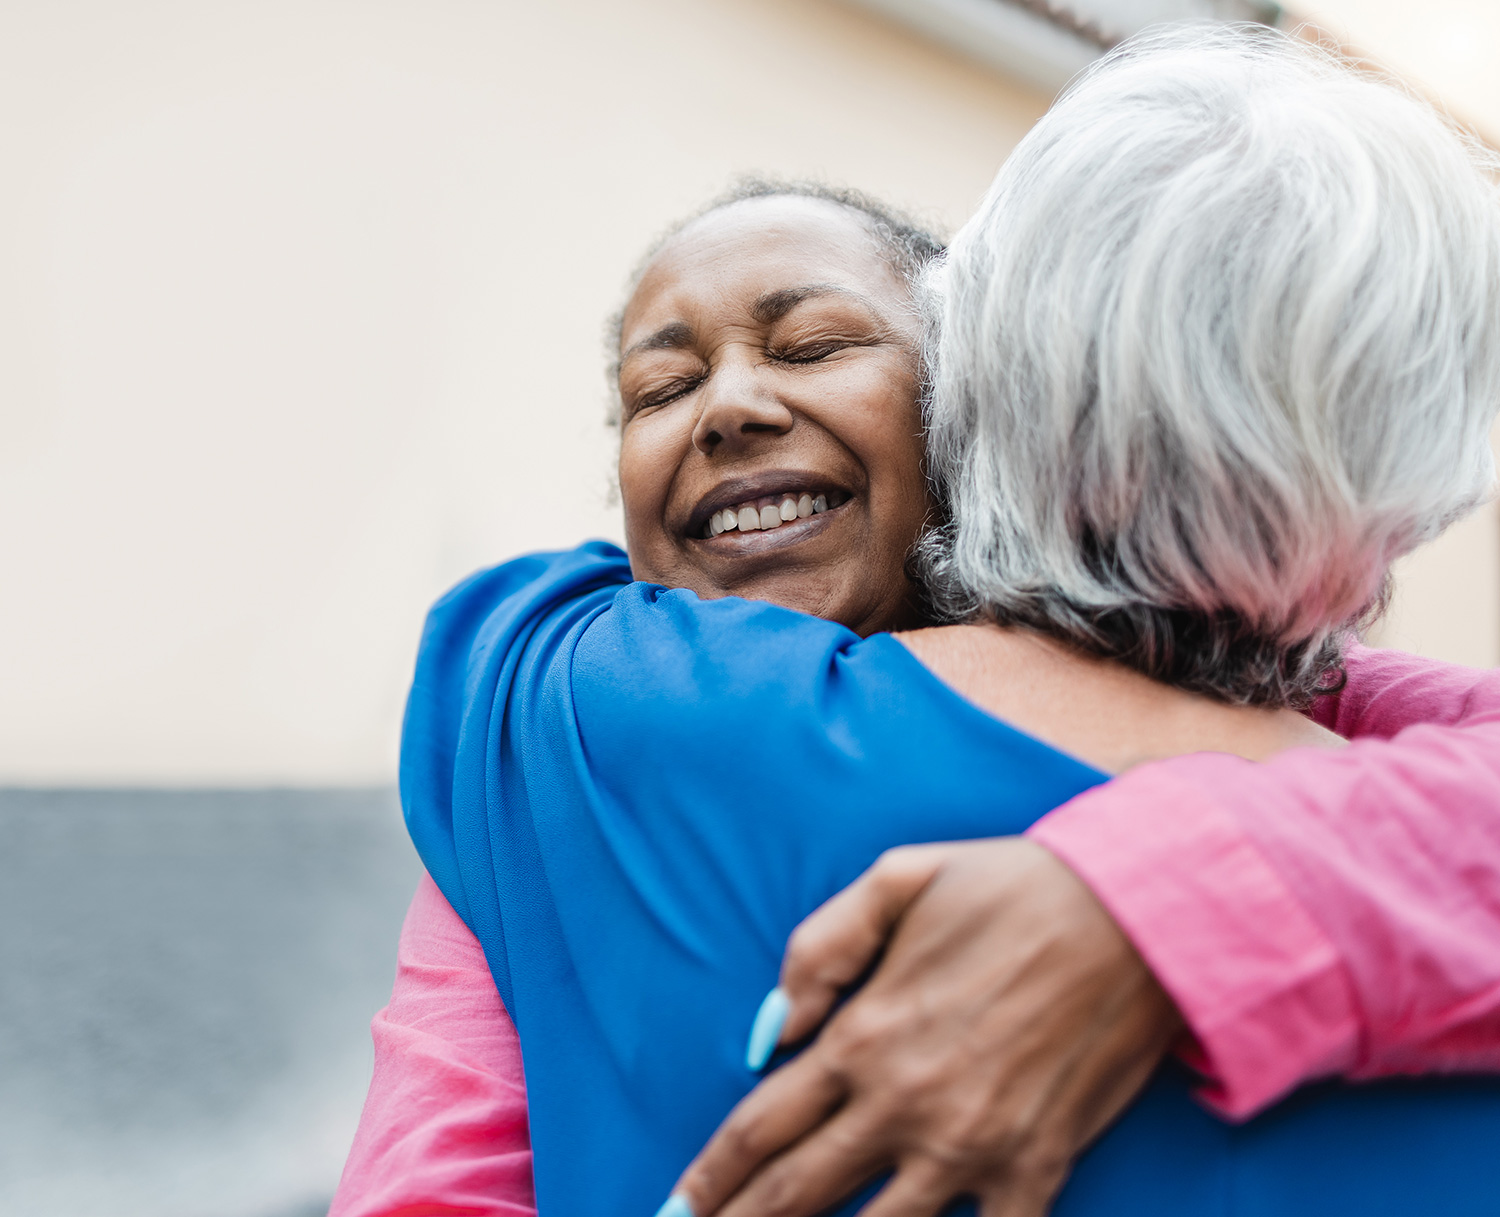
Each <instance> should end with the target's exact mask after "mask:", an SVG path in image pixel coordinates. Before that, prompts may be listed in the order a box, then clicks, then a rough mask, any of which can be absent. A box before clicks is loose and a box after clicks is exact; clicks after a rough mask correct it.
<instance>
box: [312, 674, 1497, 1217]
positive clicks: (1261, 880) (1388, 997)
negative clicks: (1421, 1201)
mask: <svg viewBox="0 0 1500 1217" xmlns="http://www.w3.org/2000/svg"><path fill="white" fill-rule="evenodd" d="M1316 717H1317V718H1318V719H1319V721H1321V722H1322V723H1323V724H1324V725H1325V726H1328V727H1331V728H1332V729H1333V730H1335V731H1337V732H1338V733H1339V734H1341V735H1345V736H1348V737H1350V738H1351V739H1356V740H1357V742H1356V743H1354V744H1352V745H1351V746H1350V747H1348V748H1346V749H1342V750H1340V751H1338V752H1324V751H1318V750H1301V751H1296V752H1291V753H1286V754H1284V755H1283V756H1281V757H1278V758H1276V759H1275V760H1273V761H1271V762H1268V763H1266V764H1263V765H1256V764H1252V763H1250V762H1248V761H1243V760H1240V759H1239V758H1237V757H1231V756H1225V755H1222V754H1217V753H1214V754H1199V755H1195V756H1187V757H1178V758H1175V759H1174V760H1171V761H1163V762H1159V763H1156V764H1152V765H1143V766H1141V767H1140V768H1138V769H1134V770H1131V771H1130V772H1129V773H1127V774H1125V775H1123V776H1121V777H1119V778H1116V779H1115V780H1114V781H1112V782H1110V783H1108V784H1107V785H1105V786H1101V787H1099V788H1097V789H1095V790H1092V791H1089V792H1088V793H1086V794H1084V795H1081V796H1080V797H1079V798H1077V799H1074V800H1073V801H1072V802H1071V803H1068V804H1067V805H1065V806H1064V807H1061V808H1059V809H1058V810H1056V811H1054V812H1052V813H1051V814H1050V815H1048V816H1046V817H1044V818H1043V819H1042V820H1040V821H1038V823H1037V824H1036V825H1035V826H1034V827H1033V828H1032V830H1031V833H1030V835H1031V836H1032V837H1033V839H1035V840H1037V841H1040V842H1041V843H1043V844H1044V845H1046V846H1047V847H1048V848H1049V849H1051V850H1052V851H1053V852H1054V853H1056V854H1057V855H1058V856H1059V857H1061V858H1063V859H1064V860H1065V861H1066V862H1067V863H1068V864H1069V865H1070V866H1071V867H1073V869H1074V870H1076V871H1077V872H1078V873H1079V874H1080V875H1081V876H1082V877H1083V878H1084V880H1085V881H1086V882H1087V883H1088V884H1089V885H1090V887H1091V888H1092V889H1093V890H1094V891H1095V893H1096V894H1098V896H1099V898H1100V899H1101V900H1102V901H1103V902H1104V904H1105V905H1106V906H1107V907H1108V908H1109V909H1110V911H1111V913H1112V914H1113V915H1114V916H1115V918H1116V920H1118V921H1119V923H1120V925H1121V926H1122V927H1123V928H1124V929H1125V931H1126V933H1127V934H1129V935H1130V937H1131V939H1132V941H1133V942H1134V943H1135V944H1136V946H1137V948H1138V949H1139V950H1140V951H1141V954H1142V955H1143V956H1144V957H1145V959H1146V961H1147V962H1148V963H1149V964H1150V966H1151V968H1152V971H1153V972H1155V973H1156V975H1157V977H1158V978H1159V979H1160V980H1161V982H1162V984H1163V985H1164V986H1165V987H1166V988H1167V990H1168V992H1170V993H1171V994H1172V997H1173V998H1174V1000H1175V1001H1176V1002H1177V1004H1178V1007H1179V1008H1180V1009H1181V1011H1182V1013H1183V1017H1184V1018H1185V1019H1186V1020H1187V1022H1188V1025H1189V1027H1190V1028H1191V1029H1192V1031H1193V1033H1194V1036H1195V1038H1196V1042H1195V1044H1194V1046H1193V1048H1192V1050H1191V1052H1190V1056H1191V1058H1192V1059H1193V1062H1194V1064H1196V1065H1197V1066H1198V1067H1199V1068H1201V1069H1202V1070H1203V1071H1204V1073H1205V1074H1206V1076H1207V1077H1208V1086H1207V1088H1206V1090H1205V1094H1204V1097H1205V1099H1206V1100H1207V1101H1208V1102H1209V1103H1210V1104H1212V1105H1213V1106H1215V1107H1217V1108H1218V1109H1219V1110H1220V1111H1222V1112H1223V1113H1224V1114H1226V1115H1229V1116H1231V1117H1243V1116H1246V1115H1249V1114H1251V1113H1252V1112H1254V1111H1256V1110H1259V1109H1260V1108H1261V1107H1263V1106H1265V1105H1266V1104H1267V1103H1269V1102H1271V1101H1273V1100H1274V1099H1275V1098H1277V1097H1278V1096H1280V1095H1281V1094H1283V1093H1285V1092H1286V1091H1287V1090H1289V1089H1291V1088H1292V1087H1294V1086H1296V1085H1297V1084H1299V1083H1300V1082H1302V1081H1305V1080H1308V1079H1310V1078H1313V1077H1317V1076H1320V1075H1324V1074H1332V1073H1339V1074H1344V1075H1347V1076H1350V1077H1358V1078H1370V1077H1378V1076H1381V1075H1386V1074H1392V1073H1404V1072H1441V1071H1448V1070H1476V1071H1477V1070H1483V1071H1490V1072H1493V1071H1496V1070H1500V673H1494V672H1488V671H1479V670H1476V669H1471V668H1459V667H1453V666H1450V665H1443V664H1436V663H1432V662H1430V661H1427V660H1422V659H1418V658H1415V657H1413V656H1410V655H1403V654H1400V653H1398V652H1394V651H1374V650H1369V649H1366V648H1356V649H1355V650H1354V652H1353V653H1352V654H1351V655H1350V657H1349V684H1348V687H1347V688H1346V689H1345V690H1344V692H1343V693H1342V694H1341V695H1340V696H1338V697H1336V698H1328V699H1325V702H1324V703H1323V704H1320V706H1319V708H1318V713H1317V715H1316ZM1419 724H1427V725H1419ZM372 1027H373V1032H374V1038H375V1074H374V1078H373V1080H372V1081H371V1083H370V1093H369V1096H368V1098H367V1099H366V1100H365V1109H364V1114H363V1116H362V1117H361V1119H360V1124H359V1130H358V1132H357V1133H356V1134H355V1138H354V1146H353V1149H352V1150H351V1151H350V1154H349V1160H348V1163H347V1164H346V1165H345V1167H344V1177H343V1181H342V1182H341V1183H340V1185H339V1191H338V1195H337V1196H336V1197H335V1199H334V1203H333V1208H332V1209H331V1210H330V1214H329V1217H446V1215H452V1217H458V1215H459V1214H464V1215H476V1217H478V1215H484V1217H489V1215H495V1217H500V1215H504V1217H517V1215H519V1214H532V1213H534V1212H535V1205H534V1201H533V1199H532V1190H531V1150H530V1142H529V1139H528V1134H527V1126H526V1091H525V1081H524V1078H523V1076H522V1071H521V1052H520V1043H519V1041H518V1039H517V1036H516V1032H515V1028H514V1026H513V1025H512V1023H511V1021H510V1018H509V1017H508V1015H507V1014H506V1012H505V1008H504V1006H503V1005H502V1003H501V1001H500V997H499V995H498V994H497V993H496V991H495V985H494V981H493V980H492V978H491V976H490V973H489V967H488V965H487V964H486V962H485V958H484V953H483V951H482V950H481V948H480V946H479V942H478V940H477V939H475V937H474V936H473V934H472V933H470V931H469V929H468V927H466V926H465V925H464V924H463V922H462V921H461V920H460V919H459V918H458V916H457V914H455V913H454V912H453V910H452V908H451V907H450V906H449V905H448V903H447V901H446V900H444V899H443V897H442V894H441V893H440V892H439V891H438V890H437V888H436V886H435V885H434V884H433V882H432V880H431V879H429V878H427V877H425V876H424V877H423V880H422V884H421V886H420V888H419V889H418V891H417V895H416V897H415V899H414V900H413V901H412V906H411V910H410V912H409V913H408V914H407V918H406V924H405V926H404V927H403V929H402V934H401V943H400V947H399V950H398V964H397V973H396V984H395V989H394V991H393V993H392V995H391V1004H390V1005H389V1006H388V1007H386V1009H384V1010H382V1011H381V1012H380V1013H379V1014H377V1015H376V1016H375V1021H374V1023H373V1025H372Z"/></svg>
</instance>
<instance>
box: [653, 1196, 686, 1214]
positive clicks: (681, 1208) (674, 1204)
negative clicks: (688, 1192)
mask: <svg viewBox="0 0 1500 1217" xmlns="http://www.w3.org/2000/svg"><path fill="white" fill-rule="evenodd" d="M656 1217H693V1208H692V1205H690V1204H688V1202H687V1201H686V1200H684V1199H683V1198H682V1197H681V1196H679V1195H677V1193H676V1192H673V1193H672V1194H671V1195H670V1196H668V1197H667V1202H666V1204H664V1205H662V1206H661V1208H659V1209H657V1210H656Z"/></svg>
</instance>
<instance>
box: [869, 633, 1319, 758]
mask: <svg viewBox="0 0 1500 1217" xmlns="http://www.w3.org/2000/svg"><path fill="white" fill-rule="evenodd" d="M895 637H896V638H897V639H898V640H899V641H900V642H901V643H903V644H904V645H905V646H906V647H907V649H908V650H910V651H911V653H912V654H913V655H915V656H916V657H917V659H919V660H920V661H921V662H922V663H923V665H924V666H926V667H927V668H928V669H930V670H931V671H932V673H933V674H934V675H935V676H937V677H938V679H940V680H942V681H943V682H944V683H945V684H947V685H949V686H950V687H951V688H952V689H953V690H954V691H955V692H957V693H959V694H960V695H962V696H963V697H965V698H967V699H968V700H969V701H971V702H973V703H974V704H975V705H976V706H978V707H979V708H980V709H982V710H985V711H986V712H988V713H990V714H992V715H994V716H995V717H996V718H999V719H1002V720H1004V721H1005V722H1008V723H1010V724H1011V725H1013V726H1015V727H1017V728H1018V729H1020V730H1022V731H1025V732H1027V733H1028V734H1030V735H1034V736H1036V737H1037V738H1038V739H1041V740H1043V741H1044V742H1046V743H1049V744H1051V745H1052V746H1053V747H1056V748H1060V749H1062V750H1063V751H1065V752H1070V753H1072V754H1073V755H1075V756H1077V757H1078V758H1079V759H1081V760H1084V761H1087V762H1088V763H1089V764H1092V765H1094V766H1096V767H1097V768H1100V769H1103V770H1105V771H1106V772H1108V773H1120V772H1123V771H1124V770H1126V769H1129V768H1130V767H1132V766H1133V765H1137V764H1140V763H1142V762H1144V761H1148V760H1157V759H1160V758H1163V757H1168V756H1177V755H1181V754H1182V753H1187V752H1229V753H1233V754H1235V755H1238V756H1243V757H1246V758H1247V759H1249V760H1264V759H1265V758H1266V757H1268V756H1272V755H1274V754H1275V753H1278V752H1281V751H1284V750H1286V749H1288V748H1299V747H1323V748H1327V747H1337V746H1339V745H1341V744H1342V743H1343V742H1344V741H1343V740H1341V739H1340V738H1339V737H1338V736H1336V735H1334V734H1333V733H1332V732H1329V731H1325V730H1324V729H1323V728H1322V727H1319V726H1318V725H1317V724H1315V723H1312V722H1310V721H1309V720H1307V719H1306V718H1304V717H1303V716H1302V715H1300V714H1297V713H1295V712H1293V711H1291V710H1268V709H1265V708H1261V707H1250V706H1228V705H1224V704H1223V703H1221V702H1216V701H1213V700H1211V699H1209V698H1207V697H1202V696H1200V695H1197V694H1193V693H1187V692H1184V691H1183V690H1181V689H1174V688H1171V687H1170V686H1167V685H1163V684H1160V683H1158V682H1157V681H1154V680H1151V679H1149V678H1148V677H1145V676H1142V675H1141V674H1140V673H1139V672H1135V671H1133V670H1131V669H1129V668H1126V667H1124V666H1122V665H1121V664H1118V663H1114V662H1112V661H1110V660H1104V659H1098V658H1095V657H1093V656H1088V655H1083V654H1080V653H1079V652H1077V651H1074V650H1072V649H1070V648H1068V647H1066V646H1064V645H1062V644H1061V643H1058V642H1055V641H1053V640H1052V639H1050V638H1045V637H1043V636H1042V635H1040V634H1035V633H1032V632H1031V631H1028V630H1021V629H1004V628H1001V627H998V626H993V625H949V626H934V627H932V628H930V629H923V630H911V631H908V632H906V633H902V634H897V635H895Z"/></svg>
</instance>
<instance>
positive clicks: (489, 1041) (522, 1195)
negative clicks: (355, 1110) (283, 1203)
mask: <svg viewBox="0 0 1500 1217" xmlns="http://www.w3.org/2000/svg"><path fill="white" fill-rule="evenodd" d="M370 1029H371V1033H372V1035H373V1038H374V1041H375V1072H374V1076H373V1078H372V1080H371V1082H370V1090H369V1094H368V1096H367V1097H366V1099H365V1107H364V1112H363V1114H362V1115H361V1117H360V1121H359V1129H358V1131H357V1132H356V1133H355V1136H354V1146H353V1148H352V1149H351V1150H350V1152H349V1159H348V1162H347V1163H346V1164H345V1166H344V1175H343V1179H342V1180H341V1182H340V1183H339V1189H338V1193H337V1194H336V1195H335V1197H334V1201H333V1207H332V1208H331V1209H330V1210H329V1217H419V1215H420V1217H535V1213H536V1202H535V1200H534V1198H533V1195H532V1180H531V1141H530V1136H529V1130H528V1126H527V1120H526V1082H525V1078H524V1075H523V1073H522V1069H521V1044H520V1039H519V1037H518V1036H517V1034H516V1028H515V1025H514V1024H513V1023H512V1022H511V1019H510V1016H509V1015H508V1014H507V1013H506V1010H505V1006H504V1004H503V1003H502V1002H501V1001H500V995H499V993H497V992H496V990H495V982H494V979H493V978H492V977H491V975H490V969H489V964H488V963H487V962H486V960H485V957H484V950H483V948H482V947H481V946H480V945H479V940H478V939H477V938H475V937H474V935H473V933H472V932H471V931H470V930H469V927H468V926H466V925H465V924H464V923H463V921H462V920H461V919H460V918H459V916H458V914H457V913H455V912H454V911H453V908H452V906H451V905H450V904H449V903H448V901H447V900H446V899H444V897H443V894H442V893H441V892H440V891H438V889H437V885H436V884H434V883H433V881H432V880H431V878H429V877H428V876H426V875H423V876H422V882H421V886H420V887H418V889H417V894H416V896H415V897H414V898H413V899H412V903H411V908H410V910H409V911H408V912H407V915H406V922H405V924H404V925H403V926H402V929H401V941H400V946H399V947H398V949H397V970H396V983H395V987H394V989H393V991H392V994H391V1002H390V1005H388V1006H387V1007H386V1008H385V1009H384V1010H382V1011H380V1013H379V1014H377V1015H376V1016H375V1019H374V1021H373V1022H372V1023H371V1028H370Z"/></svg>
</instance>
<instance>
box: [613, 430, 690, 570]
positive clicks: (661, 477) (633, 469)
mask: <svg viewBox="0 0 1500 1217" xmlns="http://www.w3.org/2000/svg"><path fill="white" fill-rule="evenodd" d="M654 421H656V420H655V419H641V420H639V421H637V422H635V423H631V424H628V425H627V426H626V427H625V430H624V432H623V434H622V435H621V436H620V460H619V463H618V465H617V466H616V473H617V476H618V477H619V482H620V505H621V507H622V508H623V509H624V515H625V542H626V549H627V550H628V551H629V552H630V553H631V554H632V555H634V554H636V553H640V554H641V555H642V556H645V555H647V554H649V553H650V552H651V551H652V550H653V549H654V548H656V547H657V546H660V545H661V544H663V543H665V542H667V541H668V537H667V532H666V526H665V523H664V519H663V517H664V515H665V512H666V503H667V496H668V494H669V493H670V490H671V486H672V478H673V476H674V474H675V473H676V471H677V465H678V451H677V450H678V448H679V447H680V445H678V444H674V443H672V442H671V436H670V435H667V434H665V433H664V432H665V431H666V429H665V428H661V427H652V426H651V425H650V424H651V423H652V422H654Z"/></svg>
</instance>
